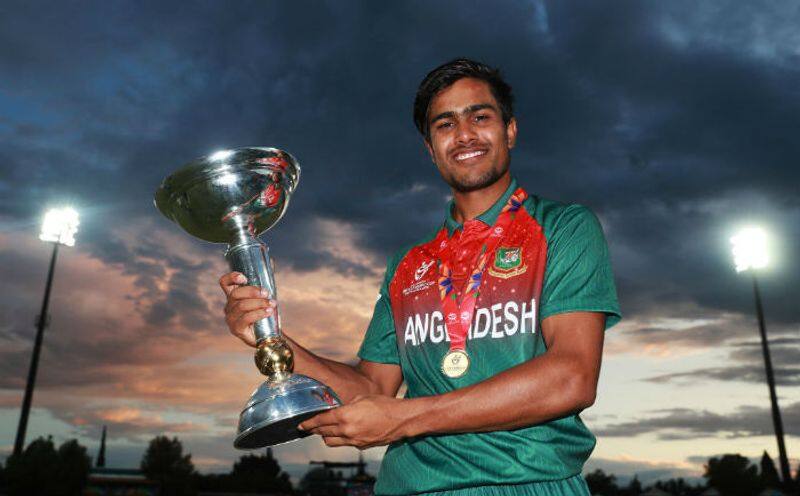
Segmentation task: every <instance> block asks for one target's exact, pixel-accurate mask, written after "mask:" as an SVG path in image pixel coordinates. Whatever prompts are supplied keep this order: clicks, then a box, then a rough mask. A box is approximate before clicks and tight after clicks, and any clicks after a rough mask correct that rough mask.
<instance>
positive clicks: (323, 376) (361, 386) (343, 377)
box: [283, 334, 381, 403]
mask: <svg viewBox="0 0 800 496" xmlns="http://www.w3.org/2000/svg"><path fill="white" fill-rule="evenodd" d="M283 337H284V338H285V339H286V340H287V341H288V342H289V345H290V346H291V348H292V352H294V371H295V372H296V373H298V374H303V375H307V376H309V377H312V378H314V379H316V380H318V381H320V382H322V383H323V384H326V385H327V386H329V387H330V388H331V389H333V391H334V392H335V393H336V394H337V396H339V399H341V400H342V401H343V402H344V403H349V402H350V401H351V400H352V399H353V398H355V397H356V396H363V395H368V394H380V393H381V391H380V388H379V387H378V385H377V384H375V383H373V382H372V381H371V380H370V378H369V377H367V376H366V375H365V374H363V373H362V372H361V371H360V370H359V369H358V367H356V366H353V365H348V364H346V363H341V362H337V361H335V360H330V359H328V358H324V357H321V356H318V355H315V354H314V353H312V352H310V351H309V350H307V349H306V348H304V347H303V346H301V345H300V344H298V343H297V342H296V341H294V340H293V339H291V338H290V337H288V336H286V335H285V334H284V335H283Z"/></svg>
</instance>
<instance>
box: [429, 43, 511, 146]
mask: <svg viewBox="0 0 800 496" xmlns="http://www.w3.org/2000/svg"><path fill="white" fill-rule="evenodd" d="M463 78H475V79H480V80H481V81H486V83H487V84H488V85H489V89H490V90H491V91H492V96H494V99H495V100H497V104H498V105H500V112H501V113H502V114H503V122H504V123H505V124H508V123H509V121H511V118H512V117H513V116H514V95H512V94H511V86H509V85H508V83H506V82H505V81H504V80H503V78H502V76H501V75H500V71H499V70H498V69H494V68H491V67H489V66H488V65H486V64H482V63H480V62H476V61H474V60H470V59H464V58H461V59H455V60H451V61H450V62H447V63H445V64H442V65H440V66H439V67H437V68H436V69H434V70H432V71H431V72H429V73H428V75H427V76H425V79H423V80H422V82H421V83H420V84H419V89H417V96H416V97H415V98H414V125H415V126H417V129H418V130H419V132H420V133H421V134H422V135H423V136H425V138H426V139H429V138H430V130H429V129H428V108H429V107H430V105H431V100H433V97H435V96H436V95H437V94H438V93H439V92H440V91H442V90H443V89H445V88H447V87H449V86H450V85H452V84H453V83H455V82H456V81H458V80H459V79H463Z"/></svg>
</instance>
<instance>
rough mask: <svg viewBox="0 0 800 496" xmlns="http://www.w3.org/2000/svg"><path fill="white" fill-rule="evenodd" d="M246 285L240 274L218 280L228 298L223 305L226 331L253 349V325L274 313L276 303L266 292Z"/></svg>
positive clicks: (242, 275) (245, 280)
mask: <svg viewBox="0 0 800 496" xmlns="http://www.w3.org/2000/svg"><path fill="white" fill-rule="evenodd" d="M246 284H247V278H246V277H245V276H244V274H242V273H240V272H229V273H227V274H225V275H224V276H222V277H220V278H219V285H220V287H221V288H222V291H224V292H225V296H227V297H228V302H227V303H226V305H225V323H226V324H228V329H229V330H230V331H231V334H233V335H234V336H236V337H237V338H239V339H241V340H242V341H244V342H245V343H247V344H248V345H250V346H252V347H255V346H256V336H255V333H254V332H253V324H254V323H255V322H256V321H259V320H261V319H263V318H265V317H269V316H270V315H272V314H273V313H275V307H276V303H275V300H270V299H269V293H267V292H266V291H263V290H262V289H261V288H259V287H256V286H246ZM262 291H263V292H262Z"/></svg>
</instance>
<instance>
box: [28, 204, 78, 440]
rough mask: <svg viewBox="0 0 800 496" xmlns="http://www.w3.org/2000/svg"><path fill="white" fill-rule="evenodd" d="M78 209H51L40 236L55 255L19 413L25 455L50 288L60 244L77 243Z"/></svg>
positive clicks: (48, 275)
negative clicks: (48, 244) (26, 432)
mask: <svg viewBox="0 0 800 496" xmlns="http://www.w3.org/2000/svg"><path fill="white" fill-rule="evenodd" d="M79 223H80V222H79V220H78V212H76V211H75V209H74V208H71V207H65V208H54V209H52V210H49V211H48V212H47V213H46V214H45V216H44V222H43V223H42V231H41V233H39V239H41V240H42V241H46V242H48V243H53V254H52V256H51V257H50V270H48V272H47V285H46V286H45V290H44V300H42V309H41V312H39V316H38V318H37V319H36V338H35V340H34V342H33V353H32V355H31V365H30V368H29V369H28V382H27V383H26V385H25V396H24V397H23V399H22V410H21V412H20V415H19V425H18V426H17V437H16V439H15V440H14V453H13V454H14V455H16V456H19V455H21V454H22V448H23V447H24V445H25V431H26V430H27V428H28V417H29V416H30V412H31V402H32V401H33V388H34V386H35V385H36V371H37V370H38V368H39V354H40V352H41V350H42V339H43V337H44V329H45V327H47V324H48V318H47V307H48V305H49V303H50V289H51V288H52V287H53V273H54V271H55V267H56V258H57V256H58V247H59V246H60V245H64V246H75V234H76V233H77V232H78V224H79Z"/></svg>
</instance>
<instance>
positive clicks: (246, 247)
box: [225, 233, 281, 344]
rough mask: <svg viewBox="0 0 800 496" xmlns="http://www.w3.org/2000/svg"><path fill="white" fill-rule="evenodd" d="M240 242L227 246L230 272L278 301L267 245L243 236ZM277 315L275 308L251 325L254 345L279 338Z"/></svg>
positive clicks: (226, 254)
mask: <svg viewBox="0 0 800 496" xmlns="http://www.w3.org/2000/svg"><path fill="white" fill-rule="evenodd" d="M240 239H241V241H240V242H238V243H236V244H232V245H228V250H227V251H226V252H225V258H226V259H227V260H228V264H229V265H230V268H231V270H234V271H236V272H241V273H242V274H244V276H245V277H246V278H247V284H249V285H251V286H258V287H261V288H264V289H266V290H267V291H268V292H269V294H270V298H271V299H273V300H276V301H277V299H278V293H277V290H276V289H275V277H274V276H273V273H272V260H271V259H270V257H269V249H268V248H267V245H265V244H264V243H262V242H261V241H260V240H258V239H257V238H255V237H253V236H251V235H249V233H248V234H244V233H243V235H242V236H240ZM280 322H281V321H280V317H279V315H278V308H277V307H275V310H274V312H273V314H272V315H271V316H269V317H265V318H263V319H261V320H259V321H257V322H256V323H255V324H253V331H254V333H255V337H256V343H258V344H260V343H261V342H262V341H264V340H267V339H271V338H280V337H281V328H280V326H281V324H280Z"/></svg>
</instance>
